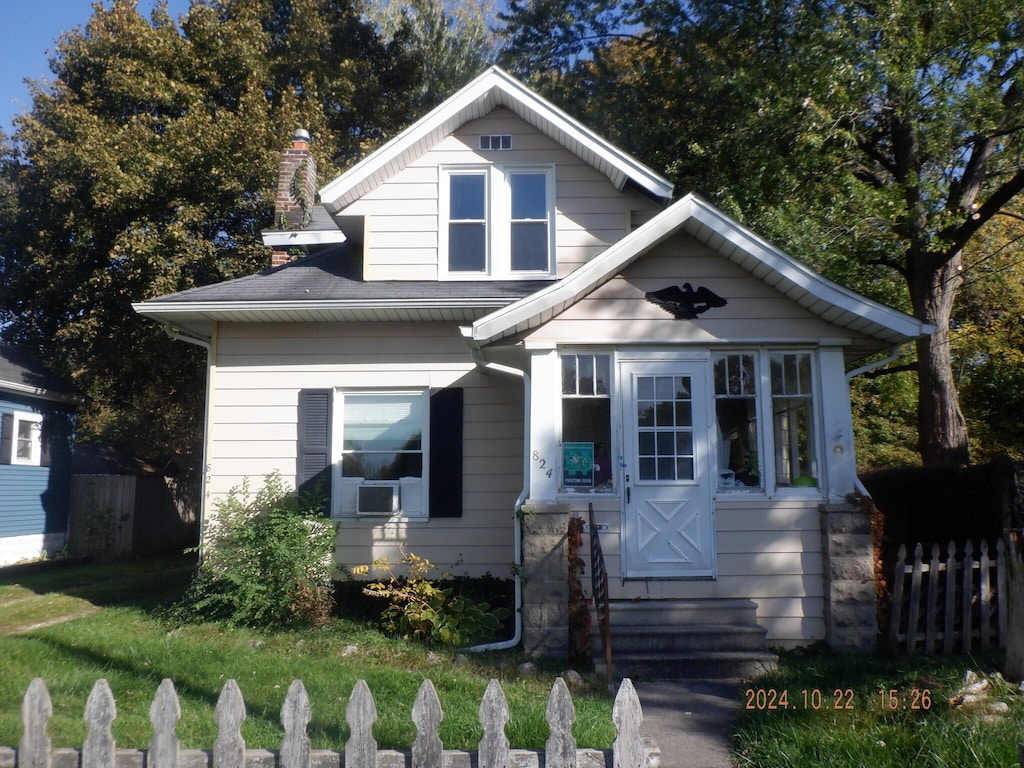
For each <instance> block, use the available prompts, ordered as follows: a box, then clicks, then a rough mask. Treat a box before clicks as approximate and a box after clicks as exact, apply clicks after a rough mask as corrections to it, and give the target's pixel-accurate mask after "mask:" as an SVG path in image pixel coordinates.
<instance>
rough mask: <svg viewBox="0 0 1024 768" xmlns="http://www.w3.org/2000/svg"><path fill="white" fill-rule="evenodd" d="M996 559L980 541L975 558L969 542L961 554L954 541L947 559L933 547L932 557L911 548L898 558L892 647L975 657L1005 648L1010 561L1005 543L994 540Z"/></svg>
mask: <svg viewBox="0 0 1024 768" xmlns="http://www.w3.org/2000/svg"><path fill="white" fill-rule="evenodd" d="M995 549H996V553H995V557H992V556H991V553H990V548H989V545H988V542H987V541H982V542H981V545H980V547H979V551H978V554H977V557H975V552H974V545H973V544H972V543H971V542H970V540H968V541H967V544H966V545H965V546H964V551H963V554H962V556H960V557H957V551H956V550H957V547H956V544H955V543H954V542H950V543H949V545H948V546H947V547H946V553H945V554H946V557H945V559H944V560H943V559H940V556H939V545H938V544H933V545H932V551H931V559H929V560H925V559H924V552H923V548H922V547H921V545H920V544H918V545H917V546H916V547H915V548H914V560H913V562H907V548H906V547H905V546H903V545H901V546H900V548H899V552H898V554H897V556H896V567H895V574H894V575H895V579H894V581H893V590H892V606H891V608H892V610H891V614H890V623H889V638H888V647H889V650H891V651H894V652H895V651H906V652H907V653H914V652H915V651H919V650H924V651H925V652H926V653H942V654H952V653H960V652H962V653H971V652H972V651H973V650H981V651H987V650H989V649H992V648H1001V647H1003V643H1004V638H1005V637H1006V595H1007V584H1006V579H1007V570H1006V569H1007V563H1006V557H1005V553H1004V551H1003V542H1002V540H998V541H997V542H996V547H995Z"/></svg>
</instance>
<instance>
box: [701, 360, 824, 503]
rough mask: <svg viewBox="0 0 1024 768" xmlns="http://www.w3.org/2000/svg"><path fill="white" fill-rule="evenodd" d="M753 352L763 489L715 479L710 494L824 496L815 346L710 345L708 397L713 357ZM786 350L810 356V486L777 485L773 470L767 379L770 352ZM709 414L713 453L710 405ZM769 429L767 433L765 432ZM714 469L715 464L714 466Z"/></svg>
mask: <svg viewBox="0 0 1024 768" xmlns="http://www.w3.org/2000/svg"><path fill="white" fill-rule="evenodd" d="M744 354H746V355H753V356H754V364H755V366H756V367H757V389H756V394H755V397H756V400H755V402H756V408H757V420H758V425H757V451H758V455H759V457H760V468H761V471H762V472H763V473H764V476H763V478H762V485H763V486H764V487H763V489H758V488H719V487H718V484H717V482H716V483H715V488H714V494H715V496H716V497H718V496H728V497H730V498H732V499H741V498H750V497H752V496H756V497H760V498H769V499H774V498H805V499H806V498H813V499H817V498H824V497H825V496H826V495H827V493H828V489H827V487H826V483H827V478H826V477H825V472H826V467H825V464H824V453H823V452H822V451H823V444H822V435H821V432H822V430H821V429H820V428H819V427H820V425H821V424H822V410H821V409H822V403H821V386H820V379H821V364H820V360H819V356H818V353H817V350H816V349H813V348H809V347H758V348H750V347H743V348H736V349H714V350H712V352H711V362H710V365H711V397H712V398H715V389H714V364H715V362H714V361H715V359H716V358H717V357H718V356H720V355H744ZM788 354H810V356H811V360H810V363H811V401H812V402H811V410H812V413H811V418H813V419H814V423H815V431H814V452H815V453H814V455H815V460H816V464H817V465H818V476H817V478H816V479H817V481H818V485H817V487H814V488H802V487H796V486H779V485H778V479H777V477H776V474H775V434H774V424H775V422H774V419H773V413H772V401H773V399H774V396H773V394H772V379H771V356H772V355H788ZM712 417H713V418H714V419H715V422H714V423H715V425H716V428H715V429H714V430H713V431H712V432H713V435H712V436H713V439H714V451H715V453H714V455H716V456H717V450H718V441H719V437H718V435H717V431H718V430H717V418H718V416H717V413H716V412H715V409H714V407H712ZM769 432H771V435H769ZM716 471H717V467H716Z"/></svg>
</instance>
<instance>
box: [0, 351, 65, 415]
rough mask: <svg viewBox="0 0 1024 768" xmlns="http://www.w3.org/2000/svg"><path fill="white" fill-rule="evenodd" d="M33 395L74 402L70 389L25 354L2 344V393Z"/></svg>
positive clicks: (0, 375)
mask: <svg viewBox="0 0 1024 768" xmlns="http://www.w3.org/2000/svg"><path fill="white" fill-rule="evenodd" d="M4 390H6V391H8V392H16V393H18V394H22V395H32V396H35V397H38V398H41V399H43V400H57V401H59V402H73V401H74V398H73V397H71V395H70V394H69V388H68V387H66V386H64V385H63V384H61V383H60V382H59V381H57V379H55V378H54V377H52V376H50V374H48V373H46V371H44V370H43V368H42V366H40V365H39V364H38V363H36V362H35V361H34V360H32V359H31V358H30V357H29V356H28V355H26V354H25V353H24V352H21V351H20V350H18V349H15V348H14V347H12V346H10V345H9V344H3V343H0V391H4Z"/></svg>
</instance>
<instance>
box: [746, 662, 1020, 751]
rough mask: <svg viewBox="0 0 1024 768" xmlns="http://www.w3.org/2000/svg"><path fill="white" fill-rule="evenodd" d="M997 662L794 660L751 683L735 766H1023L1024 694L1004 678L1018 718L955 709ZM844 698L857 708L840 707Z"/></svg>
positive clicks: (998, 690) (1003, 688)
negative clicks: (966, 682)
mask: <svg viewBox="0 0 1024 768" xmlns="http://www.w3.org/2000/svg"><path fill="white" fill-rule="evenodd" d="M996 661H997V658H996V657H993V658H965V657H959V658H941V659H938V658H926V657H912V658H899V659H879V658H875V657H847V656H843V657H837V656H832V655H828V654H817V653H805V654H802V653H789V654H784V655H783V657H782V659H781V660H780V663H779V670H778V672H777V673H775V674H772V675H769V676H765V677H763V678H759V679H758V680H756V681H754V682H752V683H751V684H749V685H748V686H744V691H743V692H742V695H741V707H743V708H744V709H743V712H742V715H741V717H740V720H739V722H738V723H737V725H736V727H735V729H734V732H733V734H732V736H733V739H734V744H735V747H736V750H735V752H734V755H733V757H734V760H735V761H736V764H737V765H739V766H757V767H758V768H775V767H778V768H782V766H787V767H788V766H803V765H808V766H810V765H826V766H830V767H831V768H845V767H846V766H864V767H865V768H889V767H891V768H945V767H947V766H949V767H953V766H955V767H956V768H967V767H968V766H976V767H977V768H1002V767H1004V766H1005V767H1006V768H1017V766H1018V765H1019V762H1018V757H1017V744H1018V742H1024V693H1021V692H1019V691H1017V690H1016V688H1015V687H1014V686H1010V685H1008V684H1006V683H1000V682H999V681H996V683H995V684H994V691H995V698H996V699H998V700H1001V701H1005V702H1006V703H1007V704H1009V706H1010V713H1009V715H1007V716H1005V717H1003V718H1000V719H999V720H997V721H994V722H986V721H985V720H984V719H983V718H982V717H980V716H979V715H973V716H972V715H968V714H965V713H964V712H963V711H961V710H957V709H955V708H953V707H951V706H950V699H951V698H952V697H953V696H954V695H955V694H956V693H957V691H958V690H959V689H960V687H961V685H962V682H963V675H964V672H965V671H966V670H968V669H973V670H975V671H984V672H986V673H989V672H992V671H994V670H996V669H997V668H998V665H997V663H996ZM747 689H749V690H750V691H752V693H748V692H747ZM837 689H838V691H839V694H838V696H837V695H836V691H837ZM848 690H849V691H852V694H850V693H848V692H847V691H848ZM890 690H893V691H895V692H896V693H895V699H890V698H889V691H890ZM924 690H927V691H929V696H930V705H931V706H930V708H928V709H923V708H914V705H915V703H916V704H917V705H918V707H920V706H921V705H922V704H924V703H926V700H925V699H923V695H922V692H923V691H924ZM772 691H774V692H775V694H774V701H775V704H776V705H777V706H778V705H780V704H781V703H782V702H781V700H780V699H781V692H782V691H786V693H787V698H788V701H787V702H786V703H787V704H788V707H779V708H776V709H768V704H769V703H770V702H771V700H772V698H773V694H772V693H771V692H772ZM805 691H806V692H807V693H806V694H805V693H804V692H805ZM814 691H818V692H820V696H821V698H820V703H821V708H820V709H815V708H813V705H814V704H817V703H818V696H817V694H815V693H814ZM881 691H884V692H885V693H884V694H882V693H880V692H881ZM915 691H917V693H916V694H915ZM837 700H838V703H839V705H840V706H841V707H845V705H846V704H848V703H849V704H850V707H851V708H849V709H846V708H841V709H835V708H834V707H835V704H836V702H837ZM748 703H749V705H750V708H747V706H748ZM890 704H895V705H896V708H895V709H892V708H890Z"/></svg>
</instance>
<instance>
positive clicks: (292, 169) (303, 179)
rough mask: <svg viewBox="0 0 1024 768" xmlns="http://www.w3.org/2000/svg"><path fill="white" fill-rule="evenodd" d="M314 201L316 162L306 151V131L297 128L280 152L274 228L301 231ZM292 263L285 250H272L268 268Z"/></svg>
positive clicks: (311, 212)
mask: <svg viewBox="0 0 1024 768" xmlns="http://www.w3.org/2000/svg"><path fill="white" fill-rule="evenodd" d="M315 201H316V160H315V159H314V158H313V153H312V152H310V151H309V132H308V131H306V130H305V129H303V128H297V129H296V130H295V133H294V134H292V145H291V147H289V148H288V149H285V150H284V151H283V152H282V153H281V163H280V165H279V166H278V171H277V195H276V196H275V198H274V223H273V227H274V228H275V229H282V230H289V229H302V228H303V227H305V226H306V224H308V223H309V218H310V216H312V214H313V205H314V203H315ZM291 260H292V256H291V254H289V252H288V251H287V250H284V249H279V248H275V249H274V250H273V251H272V252H271V256H270V266H271V267H280V266H282V265H283V264H287V263H288V262H289V261H291Z"/></svg>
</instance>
